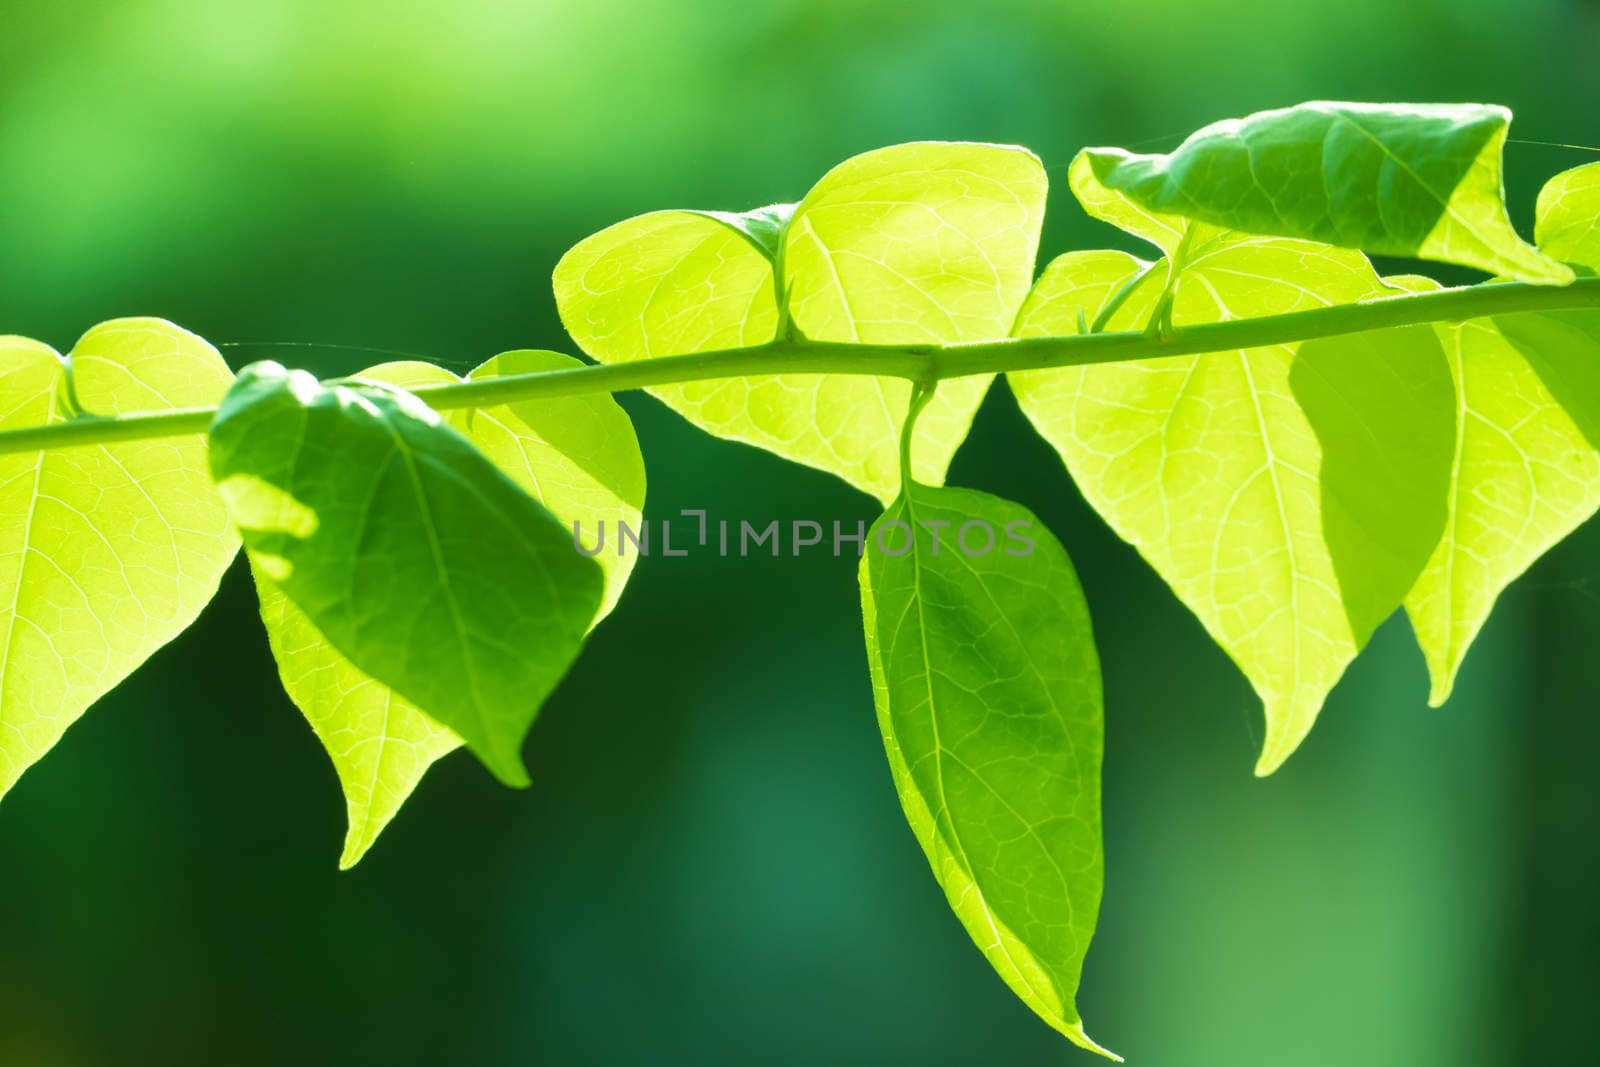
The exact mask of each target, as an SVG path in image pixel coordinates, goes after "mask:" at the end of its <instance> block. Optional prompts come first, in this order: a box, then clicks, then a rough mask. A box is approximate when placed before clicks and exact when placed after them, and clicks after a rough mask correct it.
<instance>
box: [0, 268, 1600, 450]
mask: <svg viewBox="0 0 1600 1067" xmlns="http://www.w3.org/2000/svg"><path fill="white" fill-rule="evenodd" d="M1586 308H1587V309H1600V278H1580V279H1578V280H1577V281H1575V282H1573V283H1572V284H1570V285H1566V286H1547V285H1531V284H1527V283H1523V282H1505V283H1494V284H1486V285H1476V286H1466V287H1463V288H1457V289H1439V290H1434V291H1430V292H1423V293H1402V294H1396V295H1394V296H1382V297H1375V298H1373V299H1370V300H1364V301H1361V302H1358V303H1354V304H1336V305H1334V306H1332V307H1325V308H1314V309H1312V310H1309V311H1295V312H1291V313H1289V314H1285V315H1268V316H1264V317H1262V318H1255V319H1236V320H1233V321H1230V322H1215V323H1205V324H1203V325H1199V326H1185V327H1180V328H1177V329H1174V330H1173V331H1172V332H1171V333H1169V334H1166V335H1161V334H1151V333H1146V332H1144V331H1118V332H1114V333H1090V334H1075V335H1071V336H1067V337H1029V338H1022V339H1008V340H1000V341H979V342H970V343H965V344H951V345H913V346H909V347H896V346H888V345H865V344H843V343H833V342H824V341H806V340H793V339H787V338H780V339H778V340H774V341H771V342H768V343H767V344H763V345H756V346H754V347H751V348H733V349H724V350H722V351H717V352H697V353H694V354H691V355H682V356H664V357H662V358H660V359H651V360H639V361H636V362H632V363H611V364H603V365H591V366H584V367H573V368H570V369H565V370H552V371H539V372H536V373H532V374H513V375H506V376H505V377H500V378H486V379H483V380H480V381H469V382H460V383H450V384H445V385H431V386H422V387H419V388H417V389H415V390H413V392H415V393H416V395H417V396H418V397H420V398H421V399H422V400H424V401H426V402H427V403H428V404H429V405H431V406H432V407H434V408H435V409H438V410H441V411H444V410H450V409H456V408H482V407H493V406H496V405H499V404H507V403H513V402H517V401H523V400H535V399H540V398H547V397H559V396H577V395H582V394H585V393H619V392H625V391H628V390H632V389H648V388H651V387H653V386H659V385H675V384H680V383H684V382H699V381H710V380H714V379H720V378H744V377H751V376H756V375H770V374H862V375H872V376H877V377H887V378H905V379H908V380H910V381H912V382H928V381H942V380H944V379H946V378H961V377H966V376H969V375H975V374H995V373H1000V372H1003V371H1021V370H1049V369H1053V368H1059V367H1080V366H1085V365H1089V364H1096V363H1127V362H1134V361H1140V360H1151V359H1167V358H1170V357H1172V356H1189V355H1196V354H1199V353H1205V352H1231V351H1236V350H1238V349H1243V348H1263V347H1268V346H1272V345H1283V344H1294V343H1298V342H1301V341H1310V340H1315V339H1317V338H1321V337H1337V336H1340V335H1342V334H1352V333H1362V332H1365V331H1367V330H1381V329H1387V328H1389V327H1394V326H1417V325H1423V324H1427V323H1434V322H1460V321H1462V320H1465V319H1472V318H1483V317H1486V316H1490V315H1508V314H1515V313H1517V312H1525V311H1572V310H1581V309H1586ZM1596 358H1597V359H1600V353H1597V356H1596ZM215 414H216V409H215V408H186V409H179V410H175V411H161V412H151V413H139V414H127V415H118V416H115V417H105V418H101V417H83V418H77V419H70V420H68V421H65V422H56V423H51V424H49V425H46V426H29V427H24V428H21V429H14V430H3V431H0V454H7V453H18V452H35V451H38V450H40V449H46V448H73V447H81V446H85V445H98V444H111V443H115V442H119V441H139V440H149V439H152V438H160V437H178V436H184V435H188V434H198V433H204V432H205V431H206V429H207V428H208V427H209V426H210V424H211V419H212V416H213V415H215Z"/></svg>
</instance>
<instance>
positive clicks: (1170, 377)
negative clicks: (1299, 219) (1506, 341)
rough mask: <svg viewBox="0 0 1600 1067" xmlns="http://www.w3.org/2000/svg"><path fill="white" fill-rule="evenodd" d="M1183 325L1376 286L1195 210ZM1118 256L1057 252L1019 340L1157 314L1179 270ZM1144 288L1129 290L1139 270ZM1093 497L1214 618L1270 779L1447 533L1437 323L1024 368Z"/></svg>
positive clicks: (1448, 438)
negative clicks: (1254, 714) (1261, 739)
mask: <svg viewBox="0 0 1600 1067" xmlns="http://www.w3.org/2000/svg"><path fill="white" fill-rule="evenodd" d="M1182 243H1183V247H1184V250H1185V255H1186V259H1185V260H1184V266H1183V269H1182V271H1181V272H1180V274H1179V275H1178V279H1177V282H1176V285H1175V288H1174V300H1173V305H1172V320H1173V323H1174V325H1175V326H1178V327H1182V326H1184V325H1191V324H1197V323H1204V322H1218V321H1224V320H1230V319H1238V318H1245V317H1253V316H1259V315H1270V314H1278V313H1286V312H1292V311H1299V310H1304V309H1309V308H1315V307H1322V306H1327V305H1330V304H1339V303H1348V302H1351V301H1354V300H1358V299H1361V298H1364V297H1366V296H1369V295H1372V294H1373V293H1374V292H1375V291H1377V290H1378V289H1379V287H1380V283H1379V281H1378V279H1377V277H1376V276H1375V275H1374V274H1373V272H1372V269H1371V267H1370V266H1369V265H1368V264H1367V262H1366V260H1365V258H1364V257H1362V256H1361V255H1360V254H1359V253H1356V252H1350V251H1342V250H1338V249H1333V248H1329V247H1327V246H1324V245H1316V244H1311V243H1308V242H1304V241H1293V240H1287V239H1282V238H1268V237H1251V236H1245V235H1241V234H1236V233H1229V232H1225V231H1216V230H1213V229H1211V228H1209V227H1205V226H1203V225H1198V224H1197V225H1196V226H1195V228H1194V230H1193V232H1191V233H1190V234H1189V235H1188V238H1187V240H1186V241H1184V242H1182ZM1142 271H1143V264H1141V263H1140V262H1139V261H1137V260H1135V259H1133V258H1132V257H1128V256H1122V255H1120V254H1117V253H1103V252H1097V253H1075V254H1072V255H1069V256H1064V257H1062V258H1061V259H1059V260H1057V261H1056V262H1055V263H1052V264H1051V266H1050V268H1049V269H1048V270H1047V271H1046V272H1045V274H1044V276H1043V277H1042V278H1041V279H1040V281H1039V284H1038V286H1037V287H1036V288H1035V290H1034V293H1033V295H1032V296H1030V298H1029V301H1028V304H1027V305H1026V306H1025V307H1024V308H1023V311H1022V313H1021V315H1020V316H1019V318H1018V334H1019V335H1020V336H1044V335H1051V334H1071V333H1075V332H1077V331H1078V322H1079V321H1080V318H1079V316H1080V309H1081V314H1082V316H1083V318H1084V319H1085V320H1086V321H1089V322H1092V321H1094V319H1095V318H1096V316H1097V315H1098V314H1099V311H1100V308H1101V306H1102V305H1103V303H1104V302H1105V300H1106V299H1107V298H1108V297H1109V296H1111V295H1112V294H1117V293H1124V294H1125V299H1124V300H1123V302H1122V303H1121V304H1120V305H1119V306H1118V308H1117V310H1116V311H1115V313H1114V314H1113V315H1112V316H1111V318H1110V322H1109V325H1108V328H1110V329H1138V328H1141V327H1142V326H1143V325H1144V324H1145V323H1146V322H1148V321H1149V318H1150V316H1151V313H1152V311H1153V310H1154V308H1155V306H1156V303H1157V301H1158V299H1159V298H1160V294H1161V292H1162V291H1163V287H1164V286H1165V285H1166V283H1167V278H1166V273H1167V272H1166V269H1165V268H1164V267H1158V268H1157V269H1155V270H1153V271H1147V272H1144V273H1143V276H1142V278H1140V275H1141V272H1142ZM1133 279H1139V280H1137V281H1136V282H1134V284H1133V286H1132V289H1131V291H1129V290H1124V286H1125V285H1127V284H1128V283H1129V282H1130V280H1133ZM1011 382H1012V387H1013V389H1014V391H1015V392H1016V395H1017V399H1018V402H1019V404H1020V405H1021V407H1022V409H1023V411H1024V412H1025V413H1026V414H1027V415H1028V417H1029V419H1030V420H1032V422H1033V424H1034V426H1035V427H1036V428H1037V429H1038V430H1039V432H1040V433H1041V434H1042V435H1043V436H1044V437H1045V439H1046V440H1048V441H1049V442H1050V443H1051V444H1052V445H1054V446H1055V448H1056V450H1057V451H1058V452H1060V453H1061V456H1062V458H1063V460H1065V462H1066V464H1067V468H1068V470H1069V471H1070V472H1071V474H1072V476H1073V478H1074V479H1075V480H1076V482H1077V483H1078V485H1079V487H1080V488H1081V489H1082V490H1083V493H1084V495H1085V497H1086V498H1087V499H1088V500H1089V502H1090V504H1092V505H1093V506H1094V507H1095V509H1096V510H1097V511H1099V512H1100V514H1101V515H1102V516H1104V517H1105V519H1106V521H1107V522H1108V523H1110V525H1111V526H1112V528H1113V529H1114V530H1116V531H1117V533H1118V534H1119V535H1121V536H1122V537H1123V538H1125V539H1126V540H1128V541H1129V542H1131V543H1132V544H1133V545H1134V546H1135V547H1137V548H1138V549H1139V551H1140V552H1141V553H1142V554H1143V555H1144V556H1145V558H1146V559H1148V560H1149V561H1150V563H1151V565H1152V566H1154V567H1155V569H1156V570H1157V572H1158V573H1160V574H1161V576H1162V577H1163V578H1164V579H1165V580H1166V581H1167V582H1168V584H1169V585H1171V586H1172V588H1173V590H1174V591H1175V592H1176V593H1177V594H1178V596H1179V598H1180V599H1182V600H1183V601H1184V603H1185V604H1187V605H1188V606H1189V607H1190V608H1191V609H1192V610H1193V611H1194V612H1195V614H1196V615H1197V616H1198V617H1199V619H1200V621H1201V622H1202V623H1203V624H1204V625H1205V627H1206V629H1207V631H1208V632H1210V634H1211V635H1212V637H1213V638H1215V639H1216V641H1217V642H1218V644H1220V645H1221V646H1222V647H1223V649H1225V650H1226V651H1227V652H1228V653H1229V655H1231V656H1232V657H1233V659H1234V661H1235V662H1236V663H1238V665H1239V667H1240V669H1241V670H1243V671H1244V673H1245V675H1246V676H1247V677H1248V678H1249V679H1250V682H1251V684H1252V685H1253V686H1254V688H1255V690H1256V692H1257V693H1258V694H1259V695H1260V697H1261V699H1262V701H1263V702H1264V704H1265V706H1266V718H1267V737H1266V743H1265V746H1264V749H1263V752H1262V754H1261V758H1260V761H1259V763H1258V764H1257V771H1258V773H1262V774H1266V773H1269V772H1271V771H1272V770H1273V769H1275V768H1276V767H1277V766H1278V765H1279V764H1281V763H1282V762H1283V760H1284V759H1286V758H1287V757H1288V756H1289V754H1290V753H1291V752H1293V751H1294V749H1295V747H1296V746H1297V745H1298V744H1299V742H1300V741H1301V739H1303V738H1304V737H1305V735H1306V733H1307V732H1308V731H1309V730H1310V729H1311V726H1312V723H1313V722H1314V721H1315V719H1316V716H1317V713H1318V711H1319V710H1320V709H1321V706H1322V703H1323V700H1324V698H1325V697H1326V695H1327V692H1328V690H1329V689H1330V688H1331V687H1332V686H1333V684H1334V683H1335V682H1336V681H1337V680H1338V678H1339V676H1340V675H1341V674H1342V673H1343V671H1344V669H1345V667H1346V666H1347V665H1348V664H1349V662H1350V660H1351V659H1352V658H1354V656H1355V654H1356V653H1357V652H1358V651H1359V650H1360V648H1361V646H1362V645H1363V644H1364V643H1365V642H1366V640H1367V638H1368V637H1369V636H1370V634H1371V632H1372V629H1373V627H1374V626H1376V625H1377V623H1378V622H1380V621H1382V619H1383V618H1384V617H1385V616H1387V615H1388V614H1390V613H1391V612H1392V611H1393V610H1394V609H1395V608H1396V607H1398V606H1399V604H1400V601H1401V599H1402V598H1403V597H1404V596H1405V594H1406V591H1407V590H1408V589H1409V588H1410V587H1411V585H1412V583H1413V581H1414V580H1415V578H1416V575H1417V572H1418V571H1419V570H1420V569H1421V567H1422V565H1423V563H1424V562H1425V561H1426V559H1427V558H1428V553H1429V552H1430V551H1431V550H1432V548H1433V546H1434V544H1435V543H1436V542H1437V540H1438V537H1439V533H1440V530H1441V528H1442V524H1443V521H1444V504H1443V500H1444V494H1445V488H1446V484H1447V481H1448V474H1449V459H1450V455H1451V451H1452V441H1453V420H1452V417H1451V414H1450V412H1451V406H1452V405H1451V395H1452V394H1451V386H1450V378H1449V372H1448V368H1447V366H1446V364H1445V363H1444V359H1443V354H1442V352H1441V351H1440V349H1439V345H1438V343H1437V341H1436V340H1435V339H1434V338H1433V335H1432V334H1431V333H1430V332H1428V331H1427V330H1425V329H1411V330H1398V331H1385V332H1381V333H1374V334H1360V335H1354V336H1350V337H1342V338H1333V339H1328V340H1323V341H1318V342H1315V343H1311V344H1307V345H1305V346H1303V347H1302V348H1301V349H1300V353H1299V357H1298V359H1297V358H1296V355H1295V350H1294V346H1288V345H1285V346H1278V347H1273V348H1263V349H1252V350H1248V351H1236V352H1216V353H1208V354H1205V355H1199V356H1180V357H1174V358H1168V359H1158V360H1149V361H1142V362H1139V363H1130V364H1123V365H1114V364H1107V365H1100V366H1091V367H1081V368H1070V369H1065V370H1051V371H1029V372H1023V373H1015V374H1012V375H1011Z"/></svg>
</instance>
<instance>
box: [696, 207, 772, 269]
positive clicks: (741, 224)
mask: <svg viewBox="0 0 1600 1067" xmlns="http://www.w3.org/2000/svg"><path fill="white" fill-rule="evenodd" d="M794 209H795V205H793V204H768V205H767V206H766V207H758V208H753V209H751V210H750V211H740V212H733V211H696V212H694V214H696V215H704V216H705V217H706V218H708V219H716V220H717V221H718V222H720V223H722V224H723V225H725V226H731V227H732V228H733V229H735V230H737V231H738V232H739V233H741V234H743V235H744V236H745V238H746V239H747V240H748V241H749V242H750V243H751V244H753V245H755V246H756V248H757V249H759V250H760V252H761V253H762V254H763V255H765V256H766V257H767V258H768V259H770V260H772V261H773V262H774V263H776V262H777V261H778V248H779V246H780V245H781V244H782V242H783V228H784V227H785V226H787V225H789V216H790V215H793V214H794Z"/></svg>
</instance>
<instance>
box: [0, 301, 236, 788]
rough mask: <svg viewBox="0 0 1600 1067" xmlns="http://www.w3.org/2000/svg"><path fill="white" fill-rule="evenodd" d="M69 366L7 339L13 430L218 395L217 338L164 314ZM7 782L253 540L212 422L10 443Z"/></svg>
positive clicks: (6, 490) (2, 720) (213, 586)
mask: <svg viewBox="0 0 1600 1067" xmlns="http://www.w3.org/2000/svg"><path fill="white" fill-rule="evenodd" d="M70 363H71V368H72V383H71V388H69V385H68V380H67V365H66V364H65V363H64V362H63V361H62V359H61V357H60V356H58V355H57V354H56V353H55V351H54V350H53V349H51V348H50V347H48V346H47V345H43V344H40V343H38V342H37V341H29V340H26V339H24V338H20V337H6V338H0V412H3V414H0V428H16V427H23V426H38V425H42V424H45V423H55V422H61V421H63V420H64V419H66V418H67V412H68V411H69V410H70V408H71V406H72V405H73V403H74V396H75V402H76V404H77V405H80V406H81V408H82V409H84V410H87V411H89V412H92V413H93V414H95V415H99V416H112V415H117V414H122V413H126V412H135V411H163V410H167V409H170V408H181V407H194V406H204V405H208V404H214V403H216V402H217V400H218V399H219V398H220V397H221V396H222V394H223V393H224V391H226V389H227V388H228V383H229V381H230V380H231V379H232V375H231V374H230V373H229V371H228V367H227V364H225V363H224V362H223V361H222V358H221V357H220V356H219V355H218V354H217V351H216V349H214V348H212V347H211V346H210V345H208V344H207V343H206V342H204V341H202V340H201V339H200V338H198V337H196V336H195V335H194V334H192V333H189V332H188V331H186V330H182V329H180V328H178V327H177V326H174V325H172V324H171V323H169V322H162V321H160V320H158V319H119V320H115V321H112V322H107V323H103V324H101V325H99V326H96V327H95V328H94V329H92V330H90V331H89V332H88V333H87V334H85V335H84V336H83V338H82V340H80V341H79V342H78V344H77V346H76V347H75V348H74V349H73V350H72V353H71V356H70ZM0 516H4V521H0V794H3V793H4V792H6V791H7V790H9V789H10V788H11V786H12V785H13V784H15V782H16V780H17V778H18V777H19V776H20V775H21V774H22V772H23V771H24V770H26V769H27V768H28V767H29V766H30V765H32V764H33V763H34V762H35V761H36V760H38V759H39V758H40V757H41V756H43V755H44V754H45V752H47V751H48V750H49V749H50V748H51V746H53V745H54V744H55V743H56V742H57V741H58V740H60V738H61V735H62V733H63V732H64V731H65V730H66V729H67V727H69V726H71V725H72V724H73V722H75V721H76V720H77V719H78V717H79V716H80V715H82V714H83V712H84V710H85V709H86V708H88V707H89V705H90V704H93V703H94V702H95V701H96V700H98V699H99V698H100V697H101V696H103V695H104V694H106V693H107V692H109V691H110V690H111V689H112V688H113V687H114V686H116V685H117V683H119V682H121V681H122V680H123V679H124V678H126V677H127V676H128V675H129V674H131V673H132V672H133V671H134V669H135V668H137V667H138V666H139V665H140V664H141V663H143V662H144V661H145V660H146V659H147V658H148V657H149V656H150V655H151V654H152V653H153V652H155V651H156V650H157V649H159V648H160V647H161V646H162V645H165V644H166V643H167V642H168V641H170V640H172V639H173V638H174V637H176V636H177V635H178V634H179V633H180V632H182V631H183V630H184V629H185V628H186V627H188V625H189V624H190V623H192V622H193V621H194V620H195V618H196V617H197V616H198V615H199V614H200V611H201V609H202V608H204V607H205V605H206V603H207V602H208V601H210V599H211V597H212V596H213V595H214V594H215V593H216V590H217V584H218V582H220V581H221V579H222V573H223V571H225V570H226V569H227V567H228V563H229V561H231V560H232V559H233V557H234V554H235V553H236V552H237V551H238V548H239V543H238V541H237V539H236V538H235V537H234V535H233V532H232V530H231V527H230V525H229V523H228V516H227V513H226V512H225V511H224V510H223V507H222V502H221V501H220V500H218V499H217V496H216V493H215V491H214V490H213V489H212V486H211V479H210V477H209V475H208V474H207V471H206V446H205V440H204V438H202V437H201V436H200V435H198V434H196V435H193V436H186V437H176V438H167V439H163V440H155V441H130V442H124V443H118V444H110V445H93V446H87V447H82V448H73V449H59V450H52V451H44V452H34V453H28V454H19V455H0Z"/></svg>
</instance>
